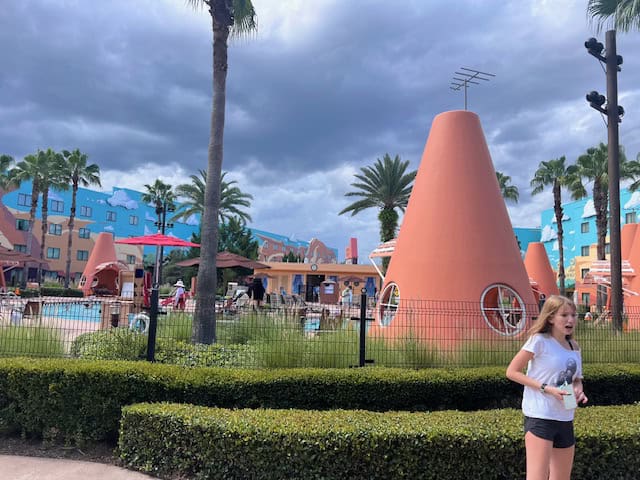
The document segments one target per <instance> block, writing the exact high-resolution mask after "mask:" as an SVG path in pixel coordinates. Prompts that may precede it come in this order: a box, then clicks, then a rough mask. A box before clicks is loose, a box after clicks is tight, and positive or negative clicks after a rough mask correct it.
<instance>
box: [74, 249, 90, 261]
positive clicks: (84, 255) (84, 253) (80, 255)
mask: <svg viewBox="0 0 640 480" xmlns="http://www.w3.org/2000/svg"><path fill="white" fill-rule="evenodd" d="M76 260H80V261H83V262H86V261H87V260H89V250H78V251H77V252H76Z"/></svg>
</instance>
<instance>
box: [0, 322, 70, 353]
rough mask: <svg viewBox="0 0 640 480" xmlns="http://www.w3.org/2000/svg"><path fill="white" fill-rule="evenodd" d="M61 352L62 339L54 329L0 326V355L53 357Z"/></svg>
mask: <svg viewBox="0 0 640 480" xmlns="http://www.w3.org/2000/svg"><path fill="white" fill-rule="evenodd" d="M63 354H64V346H63V344H62V339H61V338H60V336H59V335H58V334H57V333H56V332H55V330H52V329H50V328H45V327H25V326H13V325H12V326H8V327H1V328H0V355H29V356H35V357H53V356H62V355H63Z"/></svg>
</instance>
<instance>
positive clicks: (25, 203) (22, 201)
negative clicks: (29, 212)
mask: <svg viewBox="0 0 640 480" xmlns="http://www.w3.org/2000/svg"><path fill="white" fill-rule="evenodd" d="M18 205H20V206H22V207H30V206H31V195H27V194H25V193H19V194H18Z"/></svg>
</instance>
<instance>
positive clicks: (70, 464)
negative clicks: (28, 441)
mask: <svg viewBox="0 0 640 480" xmlns="http://www.w3.org/2000/svg"><path fill="white" fill-rule="evenodd" d="M0 472H2V473H0V477H1V478H2V480H88V479H91V480H151V479H153V478H154V477H149V476H147V475H144V474H142V473H138V472H134V471H132V470H127V469H125V468H120V467H114V466H113V465H105V464H102V463H93V462H83V461H78V460H65V459H55V458H40V457H19V456H13V455H0Z"/></svg>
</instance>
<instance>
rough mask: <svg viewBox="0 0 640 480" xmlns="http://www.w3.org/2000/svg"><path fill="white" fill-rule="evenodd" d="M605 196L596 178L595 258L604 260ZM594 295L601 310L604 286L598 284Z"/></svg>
mask: <svg viewBox="0 0 640 480" xmlns="http://www.w3.org/2000/svg"><path fill="white" fill-rule="evenodd" d="M607 200H608V199H607V196H606V192H604V189H603V188H602V187H601V185H600V183H599V182H598V181H597V180H596V181H595V182H594V184H593V206H594V208H595V211H596V230H597V236H598V243H597V259H598V260H605V259H606V258H607V257H606V250H605V243H606V238H607ZM597 292H598V293H597V295H596V306H597V307H598V311H602V308H603V307H604V305H605V303H606V300H605V297H606V295H607V294H606V290H605V288H604V286H602V285H598V287H597Z"/></svg>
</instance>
